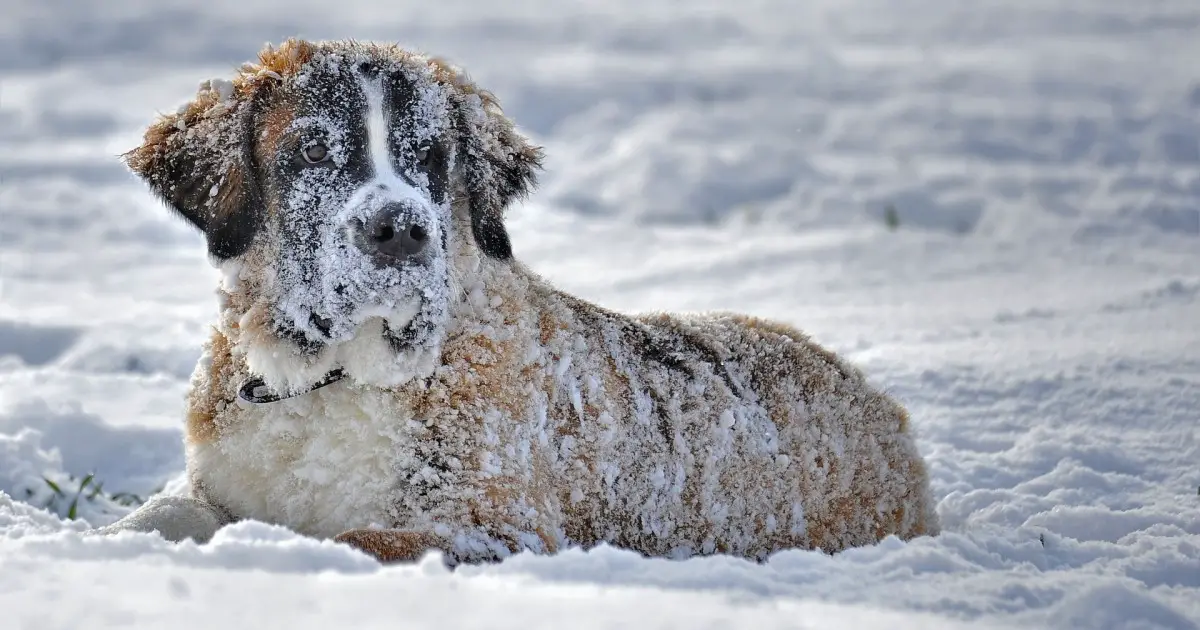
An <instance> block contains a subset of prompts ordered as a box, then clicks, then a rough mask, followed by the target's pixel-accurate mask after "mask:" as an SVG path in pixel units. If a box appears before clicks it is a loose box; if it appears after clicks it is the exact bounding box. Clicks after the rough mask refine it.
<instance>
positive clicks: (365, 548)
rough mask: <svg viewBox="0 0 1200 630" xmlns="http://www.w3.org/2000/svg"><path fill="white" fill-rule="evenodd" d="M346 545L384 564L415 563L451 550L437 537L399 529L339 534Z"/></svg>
mask: <svg viewBox="0 0 1200 630" xmlns="http://www.w3.org/2000/svg"><path fill="white" fill-rule="evenodd" d="M334 540H336V541H337V542H340V543H346V544H347V545H350V546H351V547H354V548H355V549H358V550H359V551H362V552H364V553H366V554H367V555H369V556H372V557H374V558H375V559H376V560H378V561H380V562H382V563H385V564H387V563H391V562H416V561H417V560H420V559H421V558H422V557H423V556H424V555H425V554H426V553H428V552H430V551H435V550H440V551H443V552H448V551H449V548H450V546H449V545H448V544H447V542H446V541H445V540H442V539H441V538H439V537H438V536H435V535H433V534H428V533H425V532H409V531H402V530H397V529H352V530H349V531H347V532H343V533H341V534H338V536H337V537H336V538H334Z"/></svg>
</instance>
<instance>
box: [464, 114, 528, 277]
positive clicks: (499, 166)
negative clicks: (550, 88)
mask: <svg viewBox="0 0 1200 630" xmlns="http://www.w3.org/2000/svg"><path fill="white" fill-rule="evenodd" d="M455 106H456V108H457V111H456V114H455V118H456V120H455V126H456V130H457V132H458V137H459V143H460V145H459V150H458V152H457V154H458V158H457V159H458V160H460V161H461V162H462V171H463V173H465V175H466V178H467V181H466V188H467V197H468V202H469V203H470V207H471V235H472V236H473V237H474V238H475V244H476V245H477V246H478V247H479V249H480V251H482V252H483V253H484V255H486V256H489V257H491V258H495V259H498V260H509V259H511V258H512V242H511V241H510V240H509V237H508V230H506V229H505V227H504V219H503V217H504V210H505V208H507V207H508V206H509V204H511V203H512V202H513V201H515V200H516V199H518V198H520V197H524V196H526V195H528V194H529V193H530V192H532V191H533V189H534V188H536V187H537V171H538V169H540V168H541V166H542V163H541V150H540V149H538V148H536V147H533V146H532V145H530V144H528V142H527V141H526V140H525V138H523V137H521V136H520V135H519V134H518V133H516V132H515V131H512V130H511V129H509V130H505V131H502V132H500V134H499V137H498V138H497V139H498V140H499V141H500V142H499V144H500V145H501V146H500V149H499V151H498V152H491V151H489V152H483V151H481V150H480V147H478V146H476V145H475V139H474V134H476V133H478V131H476V130H475V129H474V128H473V126H472V124H471V122H470V121H471V118H470V117H469V116H468V115H467V112H466V110H465V106H464V105H463V104H462V102H461V100H459V101H457V102H456V103H455ZM488 115H489V116H498V115H500V114H494V113H489V114H488Z"/></svg>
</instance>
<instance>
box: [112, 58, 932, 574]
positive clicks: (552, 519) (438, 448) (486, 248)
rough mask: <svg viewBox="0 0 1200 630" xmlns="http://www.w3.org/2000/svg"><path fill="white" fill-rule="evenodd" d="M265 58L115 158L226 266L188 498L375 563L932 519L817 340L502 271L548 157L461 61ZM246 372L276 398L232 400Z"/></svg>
mask: <svg viewBox="0 0 1200 630" xmlns="http://www.w3.org/2000/svg"><path fill="white" fill-rule="evenodd" d="M260 62H261V63H260V64H258V65H257V66H250V67H248V68H245V69H243V73H242V74H241V75H240V76H239V79H238V80H237V81H235V82H234V84H232V86H231V87H226V88H223V89H222V88H220V87H219V86H218V87H216V88H214V87H213V86H211V85H210V86H209V87H208V89H207V90H205V91H202V93H201V96H200V97H199V98H198V99H197V101H196V103H195V104H193V105H191V106H190V107H189V108H188V109H187V110H186V111H185V112H183V113H181V114H179V115H177V116H176V117H168V118H167V119H166V120H164V121H161V122H160V123H158V124H156V126H154V127H152V128H151V130H150V131H149V132H148V133H147V141H146V144H144V145H143V147H141V148H139V149H138V150H135V152H133V153H132V154H131V157H130V159H129V161H130V164H131V165H132V166H133V168H134V170H135V171H137V172H139V173H140V174H142V175H143V176H144V177H146V178H147V179H148V180H149V181H150V183H151V186H152V187H153V188H154V189H155V190H156V192H158V193H159V194H160V195H161V196H163V197H164V198H165V199H166V200H167V201H168V202H169V203H170V204H171V205H172V206H173V207H175V209H176V210H178V211H179V212H180V213H181V214H183V215H184V216H185V217H187V218H189V220H192V222H193V223H195V224H196V225H197V227H199V228H200V229H202V230H204V231H205V233H206V235H207V236H208V241H209V249H210V252H211V253H212V254H213V255H214V257H216V258H217V259H218V261H219V264H220V265H221V267H222V269H223V271H224V272H225V273H224V276H225V279H224V281H223V283H222V287H221V290H220V292H219V293H220V295H221V298H222V315H221V318H220V321H219V322H218V324H217V326H216V331H215V332H214V335H213V338H212V340H211V341H210V343H209V345H208V347H207V352H206V355H205V358H204V360H202V361H201V363H200V365H199V366H198V368H197V371H196V374H195V376H194V379H193V384H192V385H193V387H192V391H191V393H190V395H189V399H188V413H187V449H188V472H189V475H190V479H191V482H192V494H193V497H194V499H195V500H196V501H197V502H198V503H199V505H203V506H208V507H209V508H211V509H212V510H213V511H214V512H215V513H219V514H220V515H221V516H222V518H221V519H219V520H220V522H228V521H230V520H235V519H245V518H252V519H258V520H263V521H267V522H272V523H278V524H282V525H285V526H287V527H289V528H291V529H294V530H296V531H298V532H301V533H305V534H310V535H314V536H319V537H338V538H339V539H340V540H344V541H347V542H350V543H352V544H355V545H356V546H358V547H360V548H362V549H365V550H367V551H369V552H372V553H374V554H375V555H376V556H378V557H380V558H381V559H388V560H394V559H412V558H414V557H416V556H419V555H420V554H421V553H423V552H424V551H427V550H429V549H441V550H443V551H445V552H447V553H448V554H449V556H450V557H452V558H454V559H457V560H463V561H475V560H487V559H493V558H498V557H503V556H505V555H507V554H509V553H512V552H515V551H519V550H522V549H529V550H533V551H536V552H554V551H556V550H558V549H561V548H563V547H564V546H566V545H581V546H585V547H587V546H592V545H595V544H598V543H601V542H608V543H611V544H614V545H617V546H620V547H624V548H628V549H633V550H636V551H639V552H641V553H643V554H647V555H654V556H671V557H680V556H686V555H690V554H693V553H732V554H737V555H741V556H745V557H751V558H757V559H762V558H765V557H766V556H768V555H769V554H771V553H772V552H774V551H777V550H781V549H786V548H819V549H823V550H826V551H830V552H833V551H837V550H841V549H844V548H847V547H850V546H857V545H864V544H870V543H873V542H875V541H878V540H879V539H881V538H882V537H884V536H887V535H889V534H896V535H899V536H900V537H902V538H911V537H913V536H917V535H922V534H933V533H936V532H937V530H938V525H937V520H936V516H935V514H934V511H933V507H932V505H933V504H932V500H931V497H930V496H929V488H928V476H927V473H926V471H925V466H924V463H923V462H922V460H921V457H920V455H919V453H918V452H917V449H916V447H915V445H914V442H913V438H912V435H911V432H910V430H909V427H908V422H907V415H906V413H905V411H904V410H903V409H902V408H901V407H899V406H898V405H897V404H895V403H894V402H893V401H891V400H890V399H888V398H887V397H885V396H884V395H882V394H881V393H879V392H877V391H875V390H874V389H873V388H871V387H870V386H868V385H867V384H866V383H865V381H864V379H863V377H862V375H861V374H860V373H859V372H858V371H857V370H855V369H854V368H852V367H850V366H848V365H846V364H845V363H843V362H842V361H840V360H839V359H838V358H837V357H835V356H834V355H833V354H831V353H829V352H828V351H825V350H823V349H821V348H820V347H818V346H817V345H815V344H814V343H812V342H811V341H809V340H808V339H807V338H806V337H805V336H804V335H802V334H801V333H799V332H797V331H795V330H793V329H791V328H788V327H786V326H783V325H781V324H776V323H771V322H765V321H762V320H756V319H752V318H748V317H743V316H737V315H707V316H691V317H685V316H669V315H651V316H641V317H629V316H624V315H620V314H617V313H613V312H610V311H606V310H603V309H601V308H599V307H597V306H594V305H592V304H589V303H587V302H584V301H582V300H579V299H577V298H574V297H571V296H569V295H566V294H563V293H561V292H559V291H557V290H555V289H554V288H552V287H550V286H549V285H548V284H547V283H545V282H544V281H542V280H541V279H540V278H538V277H537V276H536V275H535V274H533V273H532V272H531V271H529V270H528V269H526V268H525V267H524V266H523V265H521V264H520V263H518V262H516V261H515V260H513V259H512V257H511V252H510V251H509V245H508V237H507V234H506V233H505V232H504V228H503V223H502V220H501V216H502V211H503V209H504V207H505V206H506V205H507V204H508V203H509V202H510V201H511V199H512V198H514V197H516V196H518V195H520V194H522V193H524V192H526V191H527V190H528V189H529V188H530V187H532V184H533V172H534V170H535V169H536V167H537V166H538V160H539V157H540V155H539V153H538V151H537V149H535V148H533V147H531V146H530V145H528V143H527V142H526V141H525V140H524V139H523V138H521V137H520V136H519V135H517V134H516V133H515V132H514V131H513V130H512V127H511V123H510V122H508V121H507V119H505V118H503V116H502V114H500V113H499V110H498V108H496V107H495V105H494V102H493V101H492V99H491V97H490V96H488V95H487V94H486V93H484V92H481V91H479V90H478V89H476V88H475V87H474V86H473V85H471V84H470V83H469V82H467V81H466V80H465V78H463V77H462V75H461V74H459V73H458V72H457V71H455V70H453V69H451V68H449V67H448V66H446V65H445V64H442V63H441V62H437V61H435V60H431V59H427V58H424V57H419V56H416V55H413V54H411V53H407V52H405V51H402V50H400V49H397V48H391V47H387V48H385V47H375V46H365V45H359V44H342V43H335V44H318V45H313V44H307V43H304V42H289V43H288V44H286V45H285V46H283V47H281V48H280V49H279V50H278V51H272V50H268V51H267V52H265V53H264V54H263V55H262V56H261V58H260ZM214 91H215V92H217V94H216V95H215V96H213V95H212V92H214ZM214 108H215V109H214ZM331 120H332V121H333V122H330V121H331ZM338 121H341V122H338ZM347 121H348V122H347ZM357 121H362V122H361V124H360V123H359V122H357ZM313 129H318V131H313ZM189 134H191V135H193V136H198V137H191V138H189ZM306 134H309V135H312V134H315V136H314V137H317V140H312V139H311V138H306V137H305V136H306ZM380 138H383V139H382V140H381V139H380ZM206 147H210V148H211V147H217V148H218V149H219V150H218V151H217V153H219V154H220V155H210V153H211V150H210V149H206ZM297 153H302V158H303V160H302V161H301V160H299V159H297V158H296V157H294V156H295V155H296V154H297ZM231 156H232V157H231ZM238 156H241V157H238ZM281 156H282V157H281ZM330 156H332V157H330ZM381 156H382V157H381ZM339 160H340V161H339ZM356 173H357V174H356ZM197 178H199V181H192V180H195V179H197ZM234 188H236V189H234ZM397 191H399V192H397ZM380 217H383V218H380ZM380 225H382V228H380V227H379V226H380ZM413 226H416V227H413ZM364 234H365V235H366V236H364ZM396 235H400V236H396ZM401 237H403V239H407V240H403V239H402V238H401ZM331 370H341V371H342V372H343V373H344V374H345V378H343V379H341V380H339V381H337V382H334V383H332V384H329V385H327V386H324V387H321V388H319V389H312V390H311V391H309V390H310V389H311V388H312V387H313V384H314V383H317V382H321V380H322V378H323V377H325V376H326V375H328V374H330V373H331ZM255 378H259V379H262V380H263V381H264V382H265V384H266V385H267V386H269V388H270V389H273V390H275V391H278V392H283V393H284V394H285V396H284V397H283V399H282V400H279V401H277V402H268V403H263V404H255V403H251V402H247V401H244V400H240V399H239V396H238V392H239V390H240V389H242V388H243V386H244V384H245V383H247V382H248V381H251V380H252V379H255ZM288 393H291V394H295V395H292V396H290V397H289V396H286V394H288ZM205 509H208V508H205ZM152 521H153V519H146V518H142V519H141V520H140V521H138V524H137V528H142V529H146V528H153V522H152ZM205 522H208V521H205ZM119 528H120V524H118V529H119ZM206 534H207V532H196V533H195V534H193V535H194V536H195V537H199V538H203V537H205V535H206Z"/></svg>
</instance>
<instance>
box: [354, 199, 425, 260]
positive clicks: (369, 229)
mask: <svg viewBox="0 0 1200 630" xmlns="http://www.w3.org/2000/svg"><path fill="white" fill-rule="evenodd" d="M418 217H419V213H418V212H415V211H414V209H413V208H412V207H411V206H408V205H406V204H400V203H390V204H388V205H386V206H384V207H383V208H381V209H380V210H379V212H376V213H375V216H373V217H371V219H370V220H368V221H367V222H366V223H365V224H364V225H363V226H362V232H361V233H360V235H359V238H358V247H359V248H360V249H362V250H363V252H365V253H367V254H380V255H383V256H385V257H387V258H390V259H393V260H396V261H401V262H402V261H406V260H412V259H413V258H415V257H417V256H418V255H420V253H421V252H423V251H425V245H426V244H428V243H429V231H428V230H427V229H426V227H425V226H424V225H422V224H421V221H420V220H419V219H418Z"/></svg>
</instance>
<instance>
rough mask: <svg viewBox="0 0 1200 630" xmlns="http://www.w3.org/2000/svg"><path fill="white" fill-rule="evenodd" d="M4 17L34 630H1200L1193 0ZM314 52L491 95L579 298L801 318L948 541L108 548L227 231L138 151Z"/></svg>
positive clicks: (7, 547)
mask: <svg viewBox="0 0 1200 630" xmlns="http://www.w3.org/2000/svg"><path fill="white" fill-rule="evenodd" d="M0 14H3V15H4V16H5V18H4V19H3V20H0V149H3V150H0V492H2V493H4V494H0V619H3V621H0V627H4V628H6V629H7V628H39V629H42V628H46V629H49V628H78V627H88V628H105V627H117V626H122V627H128V626H136V627H164V626H167V625H170V626H171V627H175V628H191V627H217V625H218V624H224V625H226V626H241V627H255V626H259V625H269V626H271V627H289V628H294V629H298V628H308V627H312V628H325V627H354V628H370V627H397V626H399V625H403V626H404V627H414V628H415V627H428V628H432V627H481V628H482V627H486V628H510V627H511V628H523V629H524V628H540V627H546V628H558V627H579V628H591V627H596V628H599V627H647V628H649V627H662V628H667V627H681V628H694V627H706V628H707V627H738V628H752V627H753V628H773V627H781V628H782V627H804V628H848V627H855V628H857V627H879V628H943V627H945V628H951V627H1018V628H1030V627H1045V628H1081V629H1082V628H1087V629H1104V628H1114V629H1115V628H1171V629H1196V628H1200V65H1197V60H1198V59H1200V4H1197V3H1196V2H1195V0H1143V1H1141V2H1123V1H1119V0H1004V1H1002V0H975V1H973V2H963V3H960V2H951V1H949V0H945V1H934V0H877V1H872V2H868V1H866V0H820V1H812V2H805V3H799V2H792V1H790V0H740V1H738V2H729V1H727V0H714V1H713V2H710V3H702V2H681V1H666V0H663V1H659V2H646V1H644V0H603V1H601V0H594V1H593V2H590V3H585V2H572V3H568V2H561V1H559V0H528V1H525V2H520V3H504V2H496V3H493V2H486V1H483V0H479V1H477V2H471V3H463V2H459V3H449V2H437V3H435V2H414V1H411V0H404V1H393V2H387V3H380V2H374V1H373V0H339V1H338V2H335V3H330V2H326V1H320V2H318V1H317V0H288V1H284V0H271V1H269V0H209V1H208V2H204V3H199V2H197V3H195V4H189V3H184V2H179V1H162V0H123V1H122V2H119V3H115V2H114V3H102V2H78V1H77V0H16V1H15V2H14V1H13V0H0ZM293 34H298V35H303V36H306V37H310V38H326V37H330V38H341V37H355V38H359V39H387V40H398V41H401V42H404V43H406V44H409V45H413V46H416V47H419V48H423V49H425V50H427V51H430V52H435V53H438V54H441V55H445V56H447V57H449V58H451V59H453V60H455V61H456V62H459V63H461V64H462V65H464V66H466V67H467V68H468V69H470V70H471V71H472V75H473V76H474V78H475V79H477V80H478V81H479V82H480V83H482V84H483V85H486V86H489V87H490V88H492V89H493V90H494V91H495V92H496V93H497V94H498V95H499V97H500V98H501V101H502V103H504V104H505V106H506V110H507V111H508V113H509V114H511V115H513V116H514V117H515V118H516V119H517V120H518V122H519V123H520V124H521V126H522V127H523V128H524V129H525V130H527V131H528V132H529V133H531V134H532V135H533V136H534V137H535V138H536V139H537V140H538V141H539V142H542V143H544V144H545V146H546V147H547V153H548V160H547V166H548V172H547V173H546V175H545V177H544V186H543V189H542V191H541V192H540V193H539V194H537V195H536V196H535V197H534V198H533V199H532V200H531V201H530V202H529V203H527V204H526V205H525V206H524V207H523V208H520V209H518V210H517V211H515V212H514V213H513V215H512V222H511V224H512V228H511V229H512V232H513V237H514V245H515V249H516V252H517V255H518V256H519V257H520V258H522V259H524V260H526V261H527V262H528V263H530V264H531V266H533V267H534V268H535V269H537V270H539V271H541V272H543V273H544V274H545V275H546V276H548V277H549V278H550V279H552V280H554V281H555V282H557V283H559V284H560V285H562V286H564V287H566V288H568V289H571V290H573V291H575V292H577V293H579V294H581V295H583V296H585V297H587V298H590V299H592V300H595V301H598V302H600V303H602V304H605V305H607V306H611V307H615V308H619V309H624V310H649V309H656V308H669V309H735V310H741V311H747V312H751V313H754V314H758V315H764V316H770V317H776V318H782V319H784V320H787V321H789V322H791V323H793V324H795V325H797V326H799V327H801V328H803V329H805V330H807V331H809V332H811V333H812V334H813V335H814V336H815V337H816V338H817V339H818V340H819V341H821V342H823V343H825V344H827V345H829V346H831V347H833V348H835V349H837V350H838V351H840V352H843V353H845V354H846V355H847V356H849V357H851V358H852V359H853V360H854V361H855V362H857V363H858V364H860V365H862V366H863V367H864V368H865V369H866V370H867V372H868V373H869V374H870V376H871V378H872V379H873V380H874V381H875V382H876V383H878V384H879V385H881V386H882V387H884V388H886V389H887V390H888V391H890V392H891V393H892V394H894V395H895V396H897V397H899V398H900V399H901V400H902V401H904V403H905V404H907V405H908V406H909V407H910V409H911V410H912V412H913V417H914V419H915V424H916V427H917V430H918V431H919V434H920V446H921V449H922V451H923V452H924V453H925V454H926V455H927V457H928V459H929V461H930V466H931V470H932V476H933V486H934V493H935V495H936V496H937V498H938V499H939V501H940V504H939V512H940V514H941V516H942V519H943V522H944V525H945V529H946V531H945V533H944V534H942V535H941V536H939V537H937V538H935V539H920V540H915V541H912V542H910V543H901V542H899V541H897V540H895V539H889V540H886V541H884V542H883V543H881V544H880V545H878V546H876V547H872V548H864V549H857V550H852V551H848V552H845V553H842V554H839V555H838V556H835V557H829V556H825V555H821V554H819V553H810V552H799V551H792V552H784V553H781V554H779V555H777V556H776V557H774V558H773V559H772V560H771V561H770V562H769V563H767V564H765V565H754V564H750V563H747V562H744V561H740V560H733V559H730V558H721V557H716V558H702V559H692V560H687V561H683V562H676V561H665V560H646V559H640V558H638V557H635V556H634V555H632V554H630V553H625V552H622V551H619V550H615V549H611V548H601V549H596V550H593V551H590V552H588V553H583V552H579V551H572V552H567V553H564V554H561V555H560V556H557V557H551V558H546V557H532V556H518V557H516V558H513V559H510V560H509V561H506V562H505V563H503V564H500V565H497V566H489V567H467V568H461V569H459V570H458V571H456V572H454V573H449V572H447V571H445V570H444V569H443V568H442V567H441V565H440V564H438V563H437V562H436V561H435V560H434V561H427V562H425V563H422V564H420V565H418V566H414V567H391V568H381V567H379V566H378V565H377V564H375V563H373V562H372V561H370V560H368V559H367V558H366V557H365V556H362V555H359V554H356V553H354V552H351V551H349V550H348V549H347V548H344V547H341V546H336V545H333V544H330V543H323V542H318V541H315V540H311V539H304V538H301V537H298V536H296V535H293V534H290V533H288V532H286V531H284V530H281V529H278V528H275V527H271V526H268V525H265V524H262V523H242V524H238V525H236V526H232V527H230V528H228V529H226V530H224V531H222V532H221V533H220V534H219V535H218V537H217V538H216V539H215V540H214V541H213V542H212V543H211V544H209V545H207V546H203V547H197V546H195V545H191V544H182V545H172V544H169V543H166V542H164V541H163V540H162V539H160V538H157V537H155V536H151V535H140V536H127V537H120V538H115V539H96V538H91V537H83V536H81V535H80V533H79V532H80V531H81V530H82V529H83V528H84V527H85V526H84V524H83V523H81V522H80V521H69V520H64V519H63V518H61V517H65V516H67V515H68V512H70V511H71V505H72V503H74V504H75V515H76V516H79V517H83V518H85V519H87V520H88V521H89V522H90V523H91V524H93V525H96V524H102V523H106V522H109V521H111V520H113V519H114V518H115V517H116V516H118V515H119V514H121V513H123V512H124V511H125V510H127V509H128V508H127V507H125V506H124V505H123V503H125V502H127V500H126V499H123V498H122V497H121V496H119V495H118V496H116V497H115V498H114V497H113V495H114V493H119V492H128V493H134V494H137V495H138V496H139V497H143V498H144V497H145V496H146V495H147V494H148V493H151V492H154V491H156V490H158V489H159V488H161V487H162V486H163V485H164V484H168V483H172V482H177V481H178V477H179V473H180V471H181V470H182V467H183V459H182V449H181V446H180V425H181V399H182V396H183V393H184V390H185V384H186V380H187V378H188V376H189V374H190V372H191V370H192V366H193V363H194V361H195V360H196V358H197V356H198V354H199V344H200V342H201V340H202V339H203V338H204V337H205V336H206V332H205V331H206V327H207V325H208V322H209V321H210V320H211V319H212V318H213V316H214V315H215V312H216V311H215V306H216V305H215V300H214V296H213V288H214V287H215V281H216V272H215V270H213V269H212V268H211V267H210V266H209V265H208V264H207V262H206V260H205V258H204V252H203V246H202V243H201V240H200V237H199V236H198V235H196V234H193V233H192V232H191V230H190V229H189V228H188V227H186V226H185V225H184V224H183V222H182V221H178V220H176V219H174V218H173V217H171V216H169V215H168V213H167V212H166V211H165V210H164V209H163V208H162V207H161V206H159V205H158V204H157V203H156V202H155V201H154V200H153V199H151V197H150V195H149V194H148V193H147V192H146V190H145V189H144V188H143V187H142V186H141V185H140V184H139V183H137V182H135V181H134V180H133V178H132V176H131V175H129V174H127V173H126V172H125V171H124V170H123V168H122V166H121V165H120V163H119V162H118V160H117V159H116V155H117V154H118V153H120V152H122V151H124V150H126V149H128V148H130V147H132V146H134V145H135V144H136V143H137V141H138V138H139V136H140V132H141V128H142V127H143V126H144V125H145V124H147V123H148V122H149V121H150V119H151V117H152V115H153V113H154V112H155V111H169V110H172V109H173V108H174V107H176V106H177V105H178V104H179V103H180V102H182V101H183V100H184V99H186V98H187V97H189V96H190V95H191V94H192V93H193V91H194V89H195V86H196V85H197V84H198V83H199V81H200V80H202V79H205V78H209V77H213V76H229V75H230V74H231V72H232V69H233V68H234V67H236V65H237V64H239V63H240V62H241V61H243V60H245V59H248V58H250V57H251V56H252V55H253V54H254V53H255V52H256V51H257V50H258V48H259V47H260V45H261V44H262V43H263V42H264V41H268V40H270V41H279V40H280V39H282V38H283V37H285V36H288V35H293ZM888 208H891V210H892V211H893V213H894V216H895V218H896V219H897V221H898V228H897V229H895V230H889V229H888V226H887V222H886V221H885V216H886V215H887V214H888ZM89 473H95V476H94V477H92V478H90V479H87V478H86V476H87V475H88V474H89ZM47 480H48V481H47ZM85 481H86V483H85ZM101 482H102V483H103V488H102V489H101V491H100V492H98V493H95V492H94V491H95V486H96V485H97V484H99V483H101ZM81 485H83V486H84V489H83V491H82V494H83V495H84V496H83V497H82V498H80V499H79V500H77V501H75V500H74V499H75V497H76V495H77V494H80V491H79V488H80V486H81ZM56 488H57V489H56ZM22 501H23V502H22ZM46 505H49V506H50V508H51V509H52V510H53V511H54V513H55V514H56V515H51V514H50V513H49V512H45V511H41V510H39V509H37V507H41V506H46ZM33 506H37V507H33ZM13 620H15V625H13Z"/></svg>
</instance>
